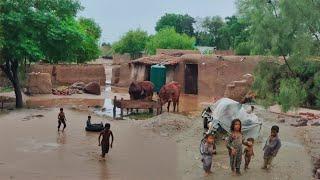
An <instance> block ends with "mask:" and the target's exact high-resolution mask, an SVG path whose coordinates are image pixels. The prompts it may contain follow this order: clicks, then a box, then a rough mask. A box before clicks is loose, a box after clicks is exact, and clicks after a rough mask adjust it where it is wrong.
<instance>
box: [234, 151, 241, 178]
mask: <svg viewBox="0 0 320 180" xmlns="http://www.w3.org/2000/svg"><path fill="white" fill-rule="evenodd" d="M235 160H236V162H235V166H236V173H237V174H238V175H241V172H240V166H241V161H242V154H241V153H240V152H238V153H237V155H236V156H235Z"/></svg>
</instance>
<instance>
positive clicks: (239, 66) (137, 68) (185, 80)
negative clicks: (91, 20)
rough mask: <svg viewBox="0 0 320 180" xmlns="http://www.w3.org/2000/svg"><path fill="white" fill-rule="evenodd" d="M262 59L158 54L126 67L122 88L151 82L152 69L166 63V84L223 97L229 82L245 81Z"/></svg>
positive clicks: (186, 90)
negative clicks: (171, 82)
mask: <svg viewBox="0 0 320 180" xmlns="http://www.w3.org/2000/svg"><path fill="white" fill-rule="evenodd" d="M261 59H262V58H261V57H259V56H247V57H243V56H216V55H210V56H207V55H201V54H185V55H182V56H180V57H175V56H171V55H166V54H158V55H154V56H148V57H143V58H139V59H136V60H133V61H131V62H130V63H128V64H127V65H122V66H123V67H122V68H119V69H118V74H117V75H118V76H117V78H118V82H122V84H121V83H120V84H121V85H122V86H128V85H129V84H130V82H131V81H142V80H150V68H151V66H152V65H155V64H162V65H164V66H166V68H167V72H166V82H170V81H177V82H179V83H180V84H181V86H182V92H183V93H186V94H197V95H203V96H223V95H224V94H225V90H226V87H227V85H228V84H229V83H231V82H233V81H237V80H240V79H242V76H243V75H245V74H252V73H253V70H254V68H255V66H256V65H257V64H258V62H259V61H260V60H261ZM123 74H125V75H123ZM115 85H117V83H115Z"/></svg>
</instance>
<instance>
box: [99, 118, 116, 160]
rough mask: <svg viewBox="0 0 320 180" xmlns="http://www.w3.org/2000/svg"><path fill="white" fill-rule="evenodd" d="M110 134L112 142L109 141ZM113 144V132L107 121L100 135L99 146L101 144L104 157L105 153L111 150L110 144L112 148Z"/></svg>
mask: <svg viewBox="0 0 320 180" xmlns="http://www.w3.org/2000/svg"><path fill="white" fill-rule="evenodd" d="M101 136H102V140H101V141H100V139H101ZM110 136H111V143H110V141H109V139H110ZM112 144H113V133H112V131H111V130H110V124H109V123H106V125H105V129H104V130H103V131H101V133H100V135H99V146H101V151H102V154H101V157H102V158H104V157H105V155H106V154H107V153H108V152H109V145H110V148H112Z"/></svg>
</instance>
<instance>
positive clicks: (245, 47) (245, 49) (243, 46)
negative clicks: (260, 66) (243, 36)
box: [235, 42, 251, 56]
mask: <svg viewBox="0 0 320 180" xmlns="http://www.w3.org/2000/svg"><path fill="white" fill-rule="evenodd" d="M250 51H251V47H250V44H249V43H248V42H242V43H240V44H238V45H237V47H236V49H235V52H236V54H237V55H242V56H244V55H250Z"/></svg>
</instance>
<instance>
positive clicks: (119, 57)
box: [112, 53, 131, 65]
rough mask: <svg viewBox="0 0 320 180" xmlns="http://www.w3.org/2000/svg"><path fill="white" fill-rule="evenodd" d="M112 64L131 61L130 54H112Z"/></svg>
mask: <svg viewBox="0 0 320 180" xmlns="http://www.w3.org/2000/svg"><path fill="white" fill-rule="evenodd" d="M112 61H113V64H118V65H119V64H122V63H128V62H130V61H131V57H130V54H127V53H126V54H114V55H113V60H112Z"/></svg>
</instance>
